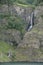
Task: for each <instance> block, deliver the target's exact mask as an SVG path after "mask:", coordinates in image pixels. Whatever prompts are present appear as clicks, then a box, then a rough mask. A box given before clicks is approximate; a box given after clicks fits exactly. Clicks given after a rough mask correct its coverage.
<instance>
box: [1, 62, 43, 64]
mask: <svg viewBox="0 0 43 65" xmlns="http://www.w3.org/2000/svg"><path fill="white" fill-rule="evenodd" d="M0 65H43V63H34V62H32V63H29V62H23V63H22V62H11V63H10V62H8V63H0Z"/></svg>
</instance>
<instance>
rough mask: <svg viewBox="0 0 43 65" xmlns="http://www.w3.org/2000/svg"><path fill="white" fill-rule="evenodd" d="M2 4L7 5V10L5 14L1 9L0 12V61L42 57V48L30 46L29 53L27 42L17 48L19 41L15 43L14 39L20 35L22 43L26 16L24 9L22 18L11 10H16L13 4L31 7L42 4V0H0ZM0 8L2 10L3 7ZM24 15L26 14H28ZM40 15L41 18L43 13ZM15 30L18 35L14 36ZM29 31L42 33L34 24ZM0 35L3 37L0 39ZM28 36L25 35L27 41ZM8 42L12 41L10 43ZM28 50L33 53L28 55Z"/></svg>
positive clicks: (27, 59)
mask: <svg viewBox="0 0 43 65" xmlns="http://www.w3.org/2000/svg"><path fill="white" fill-rule="evenodd" d="M2 5H4V6H5V5H7V8H8V12H7V13H6V14H5V13H3V11H2V12H1V13H0V62H7V61H29V60H31V59H34V58H35V59H37V57H38V58H39V57H43V53H42V52H43V48H40V49H34V48H31V50H32V51H33V53H31V52H30V51H31V50H30V51H29V49H30V47H29V46H28V44H27V45H25V44H24V45H23V46H22V47H19V48H18V47H17V45H18V44H19V43H17V41H16V40H15V39H16V38H19V37H20V43H22V40H23V36H24V34H25V32H27V31H26V26H27V21H25V20H24V19H25V18H26V17H25V15H26V14H25V13H26V11H25V13H23V14H24V19H23V18H22V17H20V16H19V15H18V14H17V12H15V13H14V15H13V10H14V11H15V10H16V9H13V5H15V7H16V6H20V7H21V8H22V7H23V8H24V9H25V8H28V7H30V8H32V9H33V8H35V7H36V6H37V5H43V0H0V7H1V6H2ZM10 6H12V10H11V11H10ZM2 8H3V6H2ZM5 8H6V7H5ZM1 10H4V8H3V9H1ZM26 16H28V14H27V15H26ZM41 17H42V18H43V14H42V15H41ZM38 26H39V25H38ZM40 26H43V24H41V25H40ZM12 30H13V31H12ZM15 30H16V31H17V35H18V37H15V36H16V32H15V33H14V31H15ZM6 31H7V33H6ZM18 31H19V32H20V35H19V34H18ZM12 32H13V33H12ZM29 33H33V34H34V33H35V34H38V35H39V36H40V35H41V36H42V35H43V31H40V30H39V29H38V27H37V26H36V27H35V26H34V28H33V29H32V31H30V32H29ZM35 36H36V35H35ZM41 36H40V37H41ZM2 37H3V39H1V38H2ZM28 37H29V36H28ZM28 37H27V43H28V39H29V38H28ZM5 38H6V39H5ZM30 38H31V36H30ZM34 38H35V37H34ZM6 40H7V41H6ZM17 40H18V39H17ZM34 40H35V39H34ZM34 40H33V37H32V42H34ZM23 41H24V40H23ZM30 42H31V40H30ZM35 42H37V41H35ZM10 43H12V45H11V44H10ZM9 52H11V54H12V55H11V57H8V53H9ZM29 52H30V53H31V54H33V55H31V56H30V55H29ZM41 55H42V56H41Z"/></svg>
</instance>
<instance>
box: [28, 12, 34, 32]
mask: <svg viewBox="0 0 43 65" xmlns="http://www.w3.org/2000/svg"><path fill="white" fill-rule="evenodd" d="M29 25H30V26H29ZM29 25H28V27H29V28H28V31H30V30H31V29H32V27H33V25H34V12H32V13H31V16H30V22H29Z"/></svg>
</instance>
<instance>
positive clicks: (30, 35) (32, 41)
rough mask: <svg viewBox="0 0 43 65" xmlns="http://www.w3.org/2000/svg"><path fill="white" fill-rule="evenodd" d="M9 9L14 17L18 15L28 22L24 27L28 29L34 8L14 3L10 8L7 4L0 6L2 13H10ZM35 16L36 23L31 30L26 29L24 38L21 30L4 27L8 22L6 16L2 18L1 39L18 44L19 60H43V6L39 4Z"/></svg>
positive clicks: (17, 55)
mask: <svg viewBox="0 0 43 65" xmlns="http://www.w3.org/2000/svg"><path fill="white" fill-rule="evenodd" d="M8 10H9V11H10V14H11V15H12V17H15V16H18V17H20V18H21V19H22V20H23V21H24V22H25V23H26V26H24V29H26V28H27V26H28V23H29V21H30V14H31V12H32V11H33V8H32V7H22V6H17V5H13V6H10V7H9V9H8V6H7V5H2V6H1V7H0V14H6V15H7V14H9V13H8V12H9V11H8ZM34 16H35V19H34V23H35V24H34V26H33V28H32V29H31V31H26V30H25V34H24V36H23V39H22V40H21V33H20V31H19V30H16V29H6V28H5V27H4V26H6V25H7V24H8V20H7V17H6V16H5V18H2V19H0V27H1V28H0V40H1V41H5V42H7V43H9V44H11V45H13V44H14V43H17V44H18V47H17V48H16V51H17V53H15V54H16V60H17V61H18V60H19V61H38V62H40V61H41V62H42V61H43V6H37V7H36V8H35V9H34ZM15 18H16V17H15ZM16 21H17V20H16ZM20 21H21V20H20ZM2 26H3V28H2ZM25 27H26V28H25ZM4 28H5V29H4ZM21 57H22V58H21Z"/></svg>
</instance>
